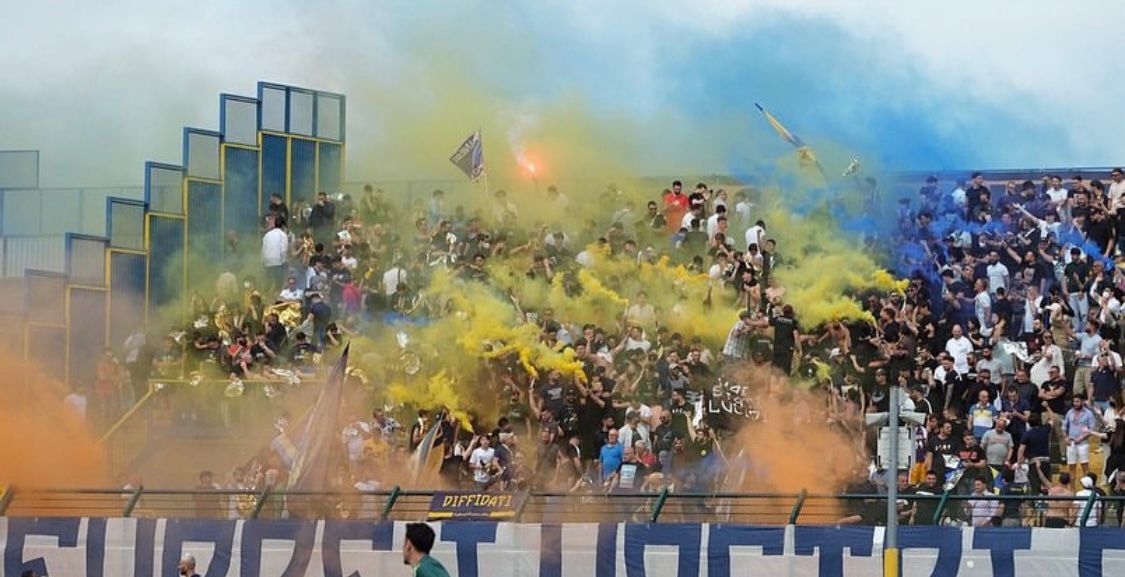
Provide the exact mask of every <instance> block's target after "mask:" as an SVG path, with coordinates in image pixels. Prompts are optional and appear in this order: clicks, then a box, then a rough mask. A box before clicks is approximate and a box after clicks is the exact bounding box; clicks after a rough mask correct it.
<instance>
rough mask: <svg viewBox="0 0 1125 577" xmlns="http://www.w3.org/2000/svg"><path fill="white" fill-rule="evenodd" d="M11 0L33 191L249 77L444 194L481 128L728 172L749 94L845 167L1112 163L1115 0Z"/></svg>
mask: <svg viewBox="0 0 1125 577" xmlns="http://www.w3.org/2000/svg"><path fill="white" fill-rule="evenodd" d="M6 4H7V5H6V6H4V8H3V15H4V20H5V22H6V23H7V24H8V25H7V26H5V34H4V35H2V36H0V53H3V54H7V55H9V57H6V58H4V59H3V60H2V61H0V150H2V149H28V148H32V149H39V150H40V151H41V155H42V156H41V167H42V169H41V182H42V183H43V185H45V186H74V185H135V184H140V183H141V181H142V165H143V162H144V161H145V160H156V161H166V162H178V161H179V160H180V145H181V129H182V127H183V126H196V127H200V128H208V129H215V128H217V127H218V126H217V125H218V94H219V93H220V92H231V93H239V94H248V95H253V94H254V91H255V84H256V82H257V81H259V80H267V81H273V82H280V83H288V84H293V85H299V86H306V87H310V88H317V89H323V90H328V91H333V92H341V93H344V94H346V95H347V96H348V166H347V171H348V172H347V174H348V178H349V179H360V180H364V179H382V178H385V179H391V178H456V177H457V173H456V169H455V168H454V167H453V166H452V165H450V164H449V162H448V160H447V158H448V156H449V154H450V153H451V152H452V151H453V149H454V148H455V147H456V145H457V143H458V140H459V138H462V137H463V135H465V134H467V133H468V132H471V131H472V130H473V129H474V128H475V127H481V128H482V130H483V132H484V136H485V143H486V155H487V156H488V157H489V158H491V159H493V160H494V161H495V162H497V163H503V162H506V161H512V159H515V158H518V157H520V156H521V155H522V154H524V153H525V152H526V150H527V147H529V146H532V147H534V146H536V145H537V144H536V143H538V146H540V147H541V148H542V149H543V150H545V151H550V153H551V154H553V155H554V158H555V159H556V163H555V164H556V166H555V167H554V168H555V169H556V171H557V172H559V173H561V172H566V173H567V174H575V173H584V174H590V175H594V176H600V175H602V173H605V174H610V173H618V172H630V173H640V174H652V175H667V174H679V173H692V172H694V173H697V174H703V173H713V172H714V173H735V174H738V173H741V172H744V171H747V170H749V169H748V168H747V167H752V166H754V165H755V164H756V163H761V162H769V161H771V160H772V159H775V158H778V157H780V156H782V155H785V154H789V153H791V150H789V149H787V146H788V145H786V144H785V143H784V142H782V141H781V140H780V139H778V138H777V136H776V135H775V134H774V133H773V132H772V131H771V130H770V129H769V127H768V125H767V124H766V123H765V122H764V121H763V120H762V118H761V117H760V115H759V114H758V113H757V112H756V110H755V109H754V106H753V104H754V102H760V103H762V104H763V106H765V107H766V108H767V109H769V110H770V111H771V112H773V113H774V114H775V115H776V116H778V117H779V118H780V119H781V120H782V122H784V123H785V124H786V125H787V127H788V128H789V129H790V130H791V131H793V132H795V133H797V134H798V135H800V136H801V137H802V138H804V139H805V140H806V141H807V142H809V143H810V144H811V145H813V146H814V148H818V149H822V150H825V151H831V152H828V153H827V154H829V157H831V158H834V159H835V158H836V157H839V159H842V160H840V161H839V162H845V161H846V159H847V158H849V157H851V156H853V155H857V156H861V157H862V158H863V159H864V162H866V163H871V164H876V165H879V166H882V167H887V168H908V169H952V168H956V169H966V170H969V169H974V168H1008V167H1066V166H1109V165H1114V164H1120V163H1121V159H1122V158H1125V140H1123V139H1121V138H1120V136H1119V134H1120V130H1119V129H1118V128H1116V127H1115V126H1114V123H1116V122H1120V119H1121V118H1122V117H1123V116H1125V115H1123V114H1122V112H1123V110H1122V108H1123V107H1122V106H1121V104H1120V103H1119V100H1120V96H1119V95H1120V94H1123V93H1125V78H1123V76H1122V75H1121V74H1120V70H1123V69H1125V51H1123V50H1121V49H1120V47H1119V44H1120V37H1121V33H1120V31H1119V29H1118V24H1117V23H1118V22H1120V21H1121V20H1122V18H1121V17H1122V16H1125V4H1120V3H1109V2H1101V3H1097V2H1071V3H1058V2H1046V1H1034V0H1033V1H1025V2H979V1H977V2H960V1H953V2H943V3H903V2H892V1H882V0H873V1H868V2H842V1H832V0H805V1H801V2H792V1H789V2H783V1H781V0H714V1H708V2H700V3H692V4H690V5H689V4H688V3H684V2H674V1H666V0H650V1H645V2H641V1H624V2H613V3H605V2H595V1H592V0H572V1H569V2H559V3H503V4H501V3H491V4H482V3H450V2H436V1H432V0H421V1H418V2H396V3H389V2H370V1H364V0H324V1H322V2H317V3H306V2H294V1H288V0H272V1H269V0H246V1H242V2H237V3H235V2H222V1H219V0H200V1H198V2H177V3H172V2H159V1H157V2H134V1H126V0H106V1H105V2H97V3H87V2H64V1H59V0H43V1H38V2H7V3H6ZM13 55H15V56H14V57H13ZM832 155H835V156H832ZM560 165H561V166H560ZM833 170H835V169H833Z"/></svg>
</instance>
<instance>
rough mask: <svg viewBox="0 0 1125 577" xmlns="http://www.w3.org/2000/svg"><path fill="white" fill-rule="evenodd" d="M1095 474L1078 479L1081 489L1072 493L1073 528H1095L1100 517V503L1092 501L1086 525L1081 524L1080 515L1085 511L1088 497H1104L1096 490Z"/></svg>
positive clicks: (1099, 501)
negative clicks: (1094, 495) (1095, 495)
mask: <svg viewBox="0 0 1125 577" xmlns="http://www.w3.org/2000/svg"><path fill="white" fill-rule="evenodd" d="M1096 480H1097V473H1089V474H1087V475H1084V476H1082V477H1081V478H1079V479H1078V482H1079V483H1080V484H1081V485H1082V488H1081V489H1080V490H1078V491H1077V492H1075V493H1074V515H1075V517H1074V526H1075V527H1097V526H1098V525H1099V521H1101V516H1102V503H1101V500H1096V501H1094V505H1093V507H1092V508H1091V509H1090V515H1089V516H1088V517H1087V518H1086V524H1085V525H1083V524H1082V514H1083V513H1084V512H1085V511H1086V503H1087V501H1089V499H1090V495H1093V494H1098V496H1099V497H1102V496H1105V493H1103V492H1102V491H1101V490H1100V489H1098V488H1097V483H1096V482H1095V481H1096Z"/></svg>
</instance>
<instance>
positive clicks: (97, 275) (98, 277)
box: [69, 238, 105, 286]
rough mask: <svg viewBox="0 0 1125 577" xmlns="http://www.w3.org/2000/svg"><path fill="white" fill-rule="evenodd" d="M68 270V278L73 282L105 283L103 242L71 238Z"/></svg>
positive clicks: (95, 284)
mask: <svg viewBox="0 0 1125 577" xmlns="http://www.w3.org/2000/svg"><path fill="white" fill-rule="evenodd" d="M69 272H70V280H71V282H73V283H75V284H84V285H91V286H103V285H105V243H102V242H99V241H94V240H86V239H80V238H76V239H72V240H71V241H70V271H69Z"/></svg>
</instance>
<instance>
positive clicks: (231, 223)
mask: <svg viewBox="0 0 1125 577" xmlns="http://www.w3.org/2000/svg"><path fill="white" fill-rule="evenodd" d="M224 150H225V151H226V152H225V153H224V154H226V175H225V178H224V180H223V183H224V185H225V186H226V191H225V194H224V197H223V227H225V228H226V229H227V230H233V231H236V232H238V235H239V236H240V237H243V238H246V237H248V236H249V237H253V236H257V234H258V228H259V227H258V151H257V150H249V149H246V148H226V149H224ZM216 254H217V253H216Z"/></svg>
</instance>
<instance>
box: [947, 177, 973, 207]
mask: <svg viewBox="0 0 1125 577" xmlns="http://www.w3.org/2000/svg"><path fill="white" fill-rule="evenodd" d="M949 196H950V198H951V199H952V200H953V206H955V207H957V210H962V209H964V208H965V204H966V203H968V202H969V195H968V193H966V192H965V183H964V182H958V183H957V188H954V189H953V191H952V192H950V193H949Z"/></svg>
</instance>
